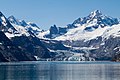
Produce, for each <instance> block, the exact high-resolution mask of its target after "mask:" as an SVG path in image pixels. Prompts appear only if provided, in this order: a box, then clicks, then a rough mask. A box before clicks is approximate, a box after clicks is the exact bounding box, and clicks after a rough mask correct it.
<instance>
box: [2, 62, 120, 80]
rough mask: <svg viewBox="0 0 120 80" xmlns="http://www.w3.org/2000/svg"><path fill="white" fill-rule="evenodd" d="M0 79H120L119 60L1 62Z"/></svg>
mask: <svg viewBox="0 0 120 80" xmlns="http://www.w3.org/2000/svg"><path fill="white" fill-rule="evenodd" d="M0 80H120V63H118V62H40V61H36V62H13V63H0Z"/></svg>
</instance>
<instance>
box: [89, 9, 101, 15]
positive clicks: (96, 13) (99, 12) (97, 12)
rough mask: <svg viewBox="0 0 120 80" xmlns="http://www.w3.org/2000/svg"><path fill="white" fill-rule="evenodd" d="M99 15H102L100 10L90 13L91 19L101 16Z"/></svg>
mask: <svg viewBox="0 0 120 80" xmlns="http://www.w3.org/2000/svg"><path fill="white" fill-rule="evenodd" d="M101 15H102V12H101V11H100V10H95V11H93V12H91V13H90V16H91V17H94V16H101Z"/></svg>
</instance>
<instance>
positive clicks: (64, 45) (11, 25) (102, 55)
mask: <svg viewBox="0 0 120 80" xmlns="http://www.w3.org/2000/svg"><path fill="white" fill-rule="evenodd" d="M0 31H2V32H3V33H4V34H5V35H6V36H7V37H8V38H9V39H10V40H11V41H12V42H13V45H16V46H17V47H18V48H19V47H20V48H21V49H23V50H24V51H25V52H27V53H30V55H32V57H35V58H37V59H40V58H51V57H52V60H68V59H75V58H77V59H78V60H79V59H82V58H83V56H84V55H86V54H87V55H88V54H89V56H87V57H86V56H84V59H86V60H88V59H92V58H95V59H96V60H111V59H112V58H113V57H114V56H116V55H120V54H119V53H120V49H119V46H120V43H119V42H120V23H119V20H118V19H117V18H113V17H110V16H107V15H104V14H102V12H101V11H99V10H95V11H93V12H91V13H90V14H89V15H88V16H86V17H83V18H78V19H76V20H75V21H74V22H73V23H71V24H68V25H67V26H65V27H58V26H56V25H53V26H51V27H50V29H49V30H46V31H45V30H41V29H40V28H39V27H38V26H37V25H36V24H35V23H33V22H26V21H25V20H19V19H16V18H15V17H14V16H10V17H9V18H6V17H5V16H4V15H3V14H2V13H1V12H0ZM112 43H113V44H112ZM81 54H83V56H82V57H80V56H81ZM33 55H34V56H33ZM76 55H77V56H76ZM85 57H86V58H85ZM84 59H83V60H84Z"/></svg>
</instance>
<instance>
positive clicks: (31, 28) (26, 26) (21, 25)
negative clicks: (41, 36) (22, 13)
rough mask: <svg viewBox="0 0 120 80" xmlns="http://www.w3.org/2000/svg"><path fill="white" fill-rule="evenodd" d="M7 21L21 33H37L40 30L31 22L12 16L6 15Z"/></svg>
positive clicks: (28, 34)
mask: <svg viewBox="0 0 120 80" xmlns="http://www.w3.org/2000/svg"><path fill="white" fill-rule="evenodd" d="M8 20H9V22H10V23H11V24H12V25H13V26H14V28H15V29H16V30H17V32H19V34H21V35H26V36H30V35H38V33H40V32H41V31H42V30H41V29H40V28H39V27H38V26H37V25H36V24H35V23H33V22H26V21H25V20H19V19H16V18H15V17H14V16H10V17H8Z"/></svg>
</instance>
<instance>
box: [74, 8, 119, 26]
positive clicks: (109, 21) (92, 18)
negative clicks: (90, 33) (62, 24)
mask: <svg viewBox="0 0 120 80" xmlns="http://www.w3.org/2000/svg"><path fill="white" fill-rule="evenodd" d="M78 24H79V25H80V26H82V25H84V24H85V25H86V27H91V26H93V27H94V28H98V27H99V26H101V27H105V26H112V25H115V24H119V20H118V19H117V18H113V17H110V16H106V15H104V14H102V12H101V11H100V10H95V11H93V12H91V13H90V14H89V15H88V16H86V17H83V18H78V19H76V20H75V21H74V22H73V24H72V25H75V26H76V25H78Z"/></svg>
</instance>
